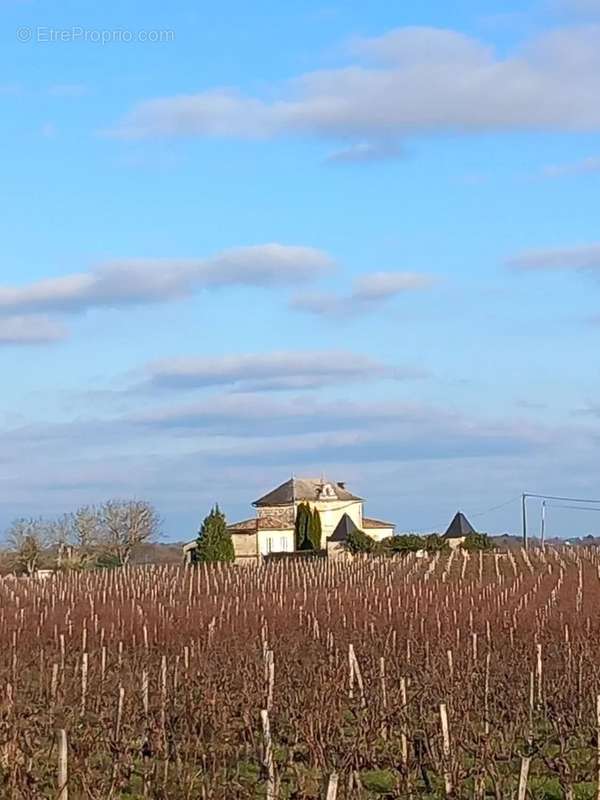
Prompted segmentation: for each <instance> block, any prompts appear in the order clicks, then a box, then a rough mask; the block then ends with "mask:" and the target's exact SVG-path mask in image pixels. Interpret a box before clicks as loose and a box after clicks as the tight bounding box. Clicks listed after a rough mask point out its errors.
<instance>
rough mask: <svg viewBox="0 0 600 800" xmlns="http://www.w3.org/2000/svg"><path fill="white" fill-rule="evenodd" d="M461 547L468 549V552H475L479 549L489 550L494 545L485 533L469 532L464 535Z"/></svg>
mask: <svg viewBox="0 0 600 800" xmlns="http://www.w3.org/2000/svg"><path fill="white" fill-rule="evenodd" d="M461 547H462V549H463V550H468V551H469V552H470V553H476V552H478V551H480V550H483V551H489V550H493V549H494V545H493V544H492V542H491V541H490V537H489V536H488V535H487V533H470V534H469V535H468V536H466V537H465V540H464V542H463V543H462V544H461Z"/></svg>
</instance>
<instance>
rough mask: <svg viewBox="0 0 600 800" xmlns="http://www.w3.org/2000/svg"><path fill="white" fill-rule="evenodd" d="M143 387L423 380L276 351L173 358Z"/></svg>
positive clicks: (363, 364) (330, 355)
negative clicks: (259, 353)
mask: <svg viewBox="0 0 600 800" xmlns="http://www.w3.org/2000/svg"><path fill="white" fill-rule="evenodd" d="M146 372H147V375H148V379H147V385H149V386H151V387H158V388H167V389H197V388H205V387H208V386H230V387H232V388H234V389H235V391H239V392H259V391H280V390H285V391H287V390H291V389H294V390H298V389H314V388H317V387H321V386H327V385H335V384H341V383H351V382H357V381H359V382H363V381H367V380H378V379H383V378H393V379H396V380H399V379H409V378H416V377H422V376H423V371H422V370H416V369H410V368H404V369H398V368H391V367H388V366H386V365H385V364H382V363H381V362H379V361H376V360H375V359H372V358H369V357H367V356H362V355H357V354H355V353H349V352H345V351H315V352H293V351H292V352H277V353H268V354H264V355H253V354H251V355H236V356H223V357H220V358H177V359H170V360H165V361H160V362H158V363H155V364H150V365H149V366H148V368H147V370H146Z"/></svg>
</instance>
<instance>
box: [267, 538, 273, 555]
mask: <svg viewBox="0 0 600 800" xmlns="http://www.w3.org/2000/svg"><path fill="white" fill-rule="evenodd" d="M272 552H273V539H272V538H271V537H270V536H269V538H268V539H267V553H272Z"/></svg>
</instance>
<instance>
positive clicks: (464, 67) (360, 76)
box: [112, 25, 600, 152]
mask: <svg viewBox="0 0 600 800" xmlns="http://www.w3.org/2000/svg"><path fill="white" fill-rule="evenodd" d="M352 52H353V53H354V54H355V61H354V63H350V64H349V65H347V66H344V67H340V68H337V69H329V70H320V71H315V72H311V73H307V74H304V75H301V76H299V77H298V78H296V79H295V80H292V81H290V82H288V83H286V84H283V85H281V86H278V87H273V90H272V92H271V95H274V96H275V97H276V99H274V100H271V99H269V100H265V99H261V98H257V97H247V96H244V95H243V94H240V93H238V92H236V91H233V90H230V89H211V90H209V91H204V92H200V93H198V94H194V95H179V96H174V97H164V98H158V99H152V100H148V101H145V102H141V103H139V104H138V105H136V106H134V107H133V108H132V109H131V111H130V112H129V113H128V114H127V115H126V116H125V118H124V119H123V120H122V121H121V122H120V123H119V124H118V125H117V127H116V128H115V129H114V130H113V131H112V134H113V135H116V136H121V137H124V138H141V137H161V136H167V137H169V136H219V137H220V136H230V137H240V138H261V137H271V136H276V135H282V134H298V135H315V136H320V137H326V138H331V139H342V140H344V141H348V140H349V141H350V143H351V145H352V144H355V143H356V141H357V140H358V142H361V141H365V140H366V141H367V142H371V143H374V144H375V143H377V142H381V141H383V142H385V141H393V140H394V139H396V140H397V139H398V137H405V136H407V135H414V134H416V133H438V132H454V133H461V134H466V133H470V134H475V133H482V132H489V131H516V130H526V131H530V130H559V131H596V130H600V105H599V104H598V102H597V98H598V94H599V92H600V26H594V25H588V26H579V27H571V28H562V29H558V30H555V31H551V32H549V33H544V34H543V35H542V36H540V37H538V38H536V39H534V40H531V41H529V42H527V43H526V44H525V46H522V47H519V48H516V49H514V50H513V51H512V52H510V53H509V54H508V55H506V56H499V55H498V54H496V53H495V52H494V51H493V49H492V48H491V47H490V46H489V45H487V44H486V43H485V42H481V41H479V40H477V39H474V38H471V37H468V36H465V35H463V34H461V33H457V32H455V31H451V30H443V29H436V28H400V29H397V30H393V31H390V32H388V33H386V34H384V35H383V36H380V37H374V38H371V39H363V40H360V41H358V42H355V43H354V44H353V47H352ZM348 152H352V151H351V150H350V151H348Z"/></svg>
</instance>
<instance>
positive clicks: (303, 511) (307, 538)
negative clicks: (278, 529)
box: [294, 503, 314, 550]
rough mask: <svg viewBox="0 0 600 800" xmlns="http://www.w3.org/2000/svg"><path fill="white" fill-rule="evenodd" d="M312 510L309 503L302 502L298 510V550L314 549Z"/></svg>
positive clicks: (296, 535) (296, 538)
mask: <svg viewBox="0 0 600 800" xmlns="http://www.w3.org/2000/svg"><path fill="white" fill-rule="evenodd" d="M311 525H312V512H311V510H310V506H309V505H308V503H300V505H299V506H298V510H297V511H296V522H295V526H294V528H295V540H296V550H314V546H313V543H312V539H311Z"/></svg>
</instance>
